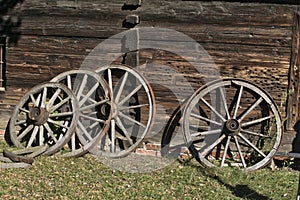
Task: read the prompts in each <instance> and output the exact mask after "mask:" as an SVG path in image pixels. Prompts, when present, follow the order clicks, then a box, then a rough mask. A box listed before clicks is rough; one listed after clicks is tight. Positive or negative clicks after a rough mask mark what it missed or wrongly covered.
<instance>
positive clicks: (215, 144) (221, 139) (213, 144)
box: [201, 135, 226, 157]
mask: <svg viewBox="0 0 300 200" xmlns="http://www.w3.org/2000/svg"><path fill="white" fill-rule="evenodd" d="M225 137H226V136H225V135H221V137H219V138H218V139H217V140H216V141H215V142H213V143H212V144H211V145H209V146H208V147H206V148H205V149H204V150H203V151H202V153H201V155H202V156H203V157H205V156H207V154H209V153H210V152H211V151H212V150H213V148H215V147H216V146H217V145H218V144H220V143H221V142H222V141H223V140H224V138H225Z"/></svg>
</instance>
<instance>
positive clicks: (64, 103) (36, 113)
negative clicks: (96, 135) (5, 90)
mask: <svg viewBox="0 0 300 200" xmlns="http://www.w3.org/2000/svg"><path fill="white" fill-rule="evenodd" d="M78 113H79V104H78V101H77V99H76V97H75V95H74V93H73V92H72V91H71V90H70V89H69V88H67V87H66V86H65V85H63V84H60V83H43V84H39V85H37V86H35V87H33V88H32V89H31V90H29V91H28V92H27V93H26V94H25V95H24V96H23V97H22V98H21V100H20V102H19V103H18V104H17V105H16V106H15V109H14V111H13V113H12V116H11V119H10V123H9V131H10V137H11V140H12V142H13V144H14V145H16V146H17V147H18V148H30V147H35V146H44V145H48V146H49V148H48V149H47V150H46V151H45V152H44V153H43V154H44V155H50V154H53V153H55V152H57V151H59V150H60V149H61V148H62V147H63V146H64V145H65V144H66V143H67V142H68V141H69V139H70V137H71V135H72V134H73V132H74V130H75V128H76V124H77V121H78V117H79V115H78Z"/></svg>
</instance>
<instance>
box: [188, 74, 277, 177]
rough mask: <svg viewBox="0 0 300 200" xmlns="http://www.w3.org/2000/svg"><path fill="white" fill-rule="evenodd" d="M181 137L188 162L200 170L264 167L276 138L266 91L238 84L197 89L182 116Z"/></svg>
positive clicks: (274, 114) (218, 83) (226, 82)
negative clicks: (187, 149) (190, 157)
mask: <svg viewBox="0 0 300 200" xmlns="http://www.w3.org/2000/svg"><path fill="white" fill-rule="evenodd" d="M183 119H184V121H183V132H184V137H185V140H186V142H187V144H188V145H190V146H189V147H190V151H191V152H192V154H193V155H194V157H195V158H196V159H197V160H198V161H199V162H201V163H203V164H204V165H206V166H221V167H223V166H240V167H242V168H243V169H244V171H246V172H248V171H254V170H256V169H259V168H261V167H264V166H265V165H266V164H268V162H269V161H270V160H271V159H272V157H273V156H274V154H275V153H276V151H277V149H278V146H279V144H280V141H281V137H282V124H281V119H280V115H279V111H278V108H277V106H276V104H275V102H274V101H273V100H272V98H271V97H270V96H269V95H268V94H267V92H266V91H264V90H263V89H261V88H260V87H258V86H257V85H255V84H253V83H250V82H248V81H245V80H240V79H224V80H218V81H214V82H211V83H209V84H207V85H205V86H203V87H201V88H200V89H198V90H197V91H196V92H195V93H194V94H193V95H192V97H191V98H190V99H189V100H188V102H187V105H186V107H185V109H184V112H183Z"/></svg>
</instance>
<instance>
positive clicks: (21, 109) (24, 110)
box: [20, 108, 29, 113]
mask: <svg viewBox="0 0 300 200" xmlns="http://www.w3.org/2000/svg"><path fill="white" fill-rule="evenodd" d="M20 111H22V112H25V113H29V110H27V109H25V108H20Z"/></svg>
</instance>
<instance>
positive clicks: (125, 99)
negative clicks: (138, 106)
mask: <svg viewBox="0 0 300 200" xmlns="http://www.w3.org/2000/svg"><path fill="white" fill-rule="evenodd" d="M141 88H142V84H140V85H138V86H137V87H136V88H135V89H134V90H132V91H131V92H130V93H129V94H128V95H127V96H126V97H125V98H124V99H122V101H120V102H119V103H118V104H119V105H123V104H124V103H125V102H126V101H128V100H129V99H130V98H131V97H132V96H133V95H134V94H135V93H137V92H138V91H139V90H140V89H141Z"/></svg>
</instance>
